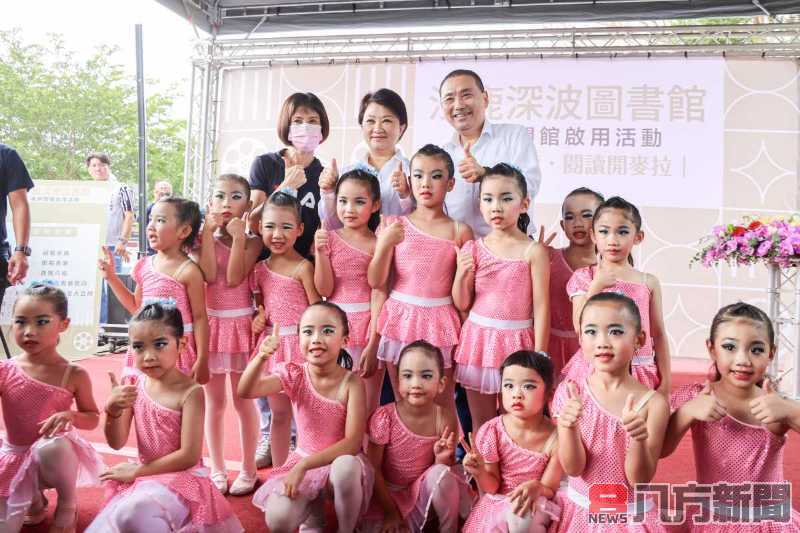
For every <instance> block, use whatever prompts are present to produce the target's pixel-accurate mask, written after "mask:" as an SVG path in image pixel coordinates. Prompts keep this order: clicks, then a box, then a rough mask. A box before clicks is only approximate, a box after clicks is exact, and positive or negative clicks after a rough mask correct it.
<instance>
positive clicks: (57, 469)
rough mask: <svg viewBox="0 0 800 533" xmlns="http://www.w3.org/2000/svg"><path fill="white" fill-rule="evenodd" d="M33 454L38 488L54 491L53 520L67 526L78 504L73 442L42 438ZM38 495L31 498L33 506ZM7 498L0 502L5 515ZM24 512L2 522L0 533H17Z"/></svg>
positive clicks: (57, 438)
mask: <svg viewBox="0 0 800 533" xmlns="http://www.w3.org/2000/svg"><path fill="white" fill-rule="evenodd" d="M33 453H34V454H36V460H37V461H38V463H39V486H40V487H41V488H53V489H56V493H57V494H58V505H57V506H56V513H55V516H54V518H53V524H54V525H56V526H61V527H64V526H68V525H70V524H72V522H73V520H74V518H75V509H76V508H77V502H76V500H75V484H76V480H77V478H78V457H77V455H75V449H74V448H73V447H72V442H70V441H69V439H66V438H59V437H56V438H53V439H42V440H40V441H38V442H37V443H36V444H34V448H33ZM39 498H40V495H39V494H38V493H36V494H34V495H33V501H34V503H39V504H41V503H43V502H40V501H39ZM6 505H7V501H6V498H2V499H0V514H2V515H5V514H6ZM24 520H25V514H24V513H17V514H15V515H14V516H12V517H9V520H8V521H7V522H5V523H2V522H0V533H16V532H18V531H19V530H20V529H22V522H23V521H24Z"/></svg>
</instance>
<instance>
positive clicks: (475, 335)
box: [454, 313, 534, 394]
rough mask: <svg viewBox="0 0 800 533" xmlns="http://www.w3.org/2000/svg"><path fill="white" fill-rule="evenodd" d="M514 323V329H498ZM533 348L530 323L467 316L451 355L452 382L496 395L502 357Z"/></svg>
mask: <svg viewBox="0 0 800 533" xmlns="http://www.w3.org/2000/svg"><path fill="white" fill-rule="evenodd" d="M477 320H481V321H486V322H488V323H486V324H484V323H479V322H477ZM514 322H516V323H518V326H517V327H513V328H512V327H502V326H503V325H504V324H503V323H507V324H508V325H510V324H512V323H514ZM490 323H495V324H494V325H496V326H497V327H493V326H492V325H490ZM526 323H527V324H526ZM533 347H534V340H533V326H532V325H530V321H527V320H520V321H511V320H507V321H503V320H495V319H491V318H483V317H480V316H477V315H475V314H474V313H470V316H469V318H468V319H467V321H466V322H464V325H463V326H462V328H461V339H460V340H459V343H458V348H457V349H456V353H455V356H454V358H455V362H456V372H455V379H456V381H457V382H458V383H461V385H462V386H463V387H464V388H465V389H470V390H474V391H478V392H480V393H482V394H497V393H498V392H500V371H499V368H500V365H501V364H502V363H503V361H504V360H505V358H506V357H508V356H509V355H511V354H512V353H514V352H516V351H519V350H533Z"/></svg>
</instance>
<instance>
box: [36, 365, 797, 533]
mask: <svg viewBox="0 0 800 533" xmlns="http://www.w3.org/2000/svg"><path fill="white" fill-rule="evenodd" d="M80 364H81V365H82V366H83V367H84V368H85V369H86V370H88V371H89V373H90V374H91V376H92V382H93V385H94V396H95V398H96V399H97V403H98V406H99V407H100V409H101V410H102V409H103V406H104V402H105V399H106V398H107V397H108V394H109V391H110V390H111V384H110V382H109V378H108V372H117V373H118V372H119V369H120V368H121V366H122V358H121V356H118V355H116V356H107V357H96V358H92V359H87V360H84V361H81V363H80ZM704 379H705V377H704V376H701V375H699V374H689V373H677V374H674V375H673V378H672V383H673V387H679V386H681V385H684V384H686V383H692V382H696V381H703V380H704ZM82 434H83V435H84V437H85V438H86V439H88V440H89V441H91V442H93V443H97V444H100V445H103V446H105V438H104V436H103V431H102V425H101V426H100V427H98V429H96V430H94V431H85V432H82ZM225 434H226V435H229V436H230V438H229V439H228V441H227V443H226V449H225V458H226V460H228V461H235V462H239V461H240V460H241V457H240V455H239V449H238V447H239V445H238V441H239V439H238V436H237V435H238V427H237V424H236V414H235V412H234V410H233V406H232V405H230V404H229V405H228V408H227V411H226V415H225ZM127 446H129V447H131V449H127V450H126V449H123V452H134V451H135V450H133V448H135V446H136V438H135V435H134V434H133V432H131V437H130V439H129V440H128V444H127ZM103 457H104V458H105V460H106V461H107V462H108V463H109V464H114V463H117V462H120V461H122V460H126V457H124V456H121V455H118V454H111V453H104V454H103ZM694 471H695V470H694V456H693V454H692V443H691V438H690V437H689V436H688V435H687V436H686V437H685V438H684V439H683V441H682V442H681V444H680V446H679V447H678V449H677V450H676V452H675V453H674V454H673V455H671V456H670V457H668V458H666V459H663V460H661V461H660V462H659V464H658V471H657V473H656V477H655V480H654V481H656V482H668V483H682V482H685V481H686V480H689V479H692V478H694ZM265 472H266V470H264V471H262V472H261V474H262V477H263V474H264V473H265ZM784 472H785V475H786V478H787V480H788V481H790V482H791V483H792V487H793V488H794V489H796V488H797V487H800V436H798V435H797V434H796V433H790V435H789V440H788V443H787V446H786V449H785V452H784ZM235 475H236V472H230V473H229V478H230V479H231V480H233V478H234V477H235ZM53 496H55V495H53ZM50 500H51V502H53V500H55V498H54V497H52V498H50ZM792 500H793V501H792V503H793V505H792V506H793V507H794V508H795V509H800V490H794V491H793V498H792ZM228 501H229V502H230V503H231V505H232V506H233V509H234V511H235V512H236V514H237V516H238V517H239V520H240V521H241V522H242V525H243V526H244V527H245V530H246V531H248V532H256V531H266V527H265V525H264V517H263V515H262V514H261V513H260V511H259V510H258V509H256V508H255V507H253V505H252V504H251V503H250V497H249V496H243V497H232V496H229V497H228ZM102 502H103V491H102V489H99V488H97V489H80V491H79V505H78V508H79V513H78V531H82V530H83V529H85V528H86V526H87V525H88V524H89V522H91V520H92V519H93V518H94V516H95V515H96V514H97V512H98V511H99V509H100V507H101V505H102ZM53 507H54V505H53V504H52V503H51V511H52V508H53ZM48 527H49V519H48V521H45V523H44V524H42V525H40V526H37V527H30V528H25V529H23V531H26V532H31V533H33V532H37V533H38V532H42V533H44V532H46V531H47V528H48ZM675 531H679V529H677V528H676V529H675Z"/></svg>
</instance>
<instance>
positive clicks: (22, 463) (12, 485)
mask: <svg viewBox="0 0 800 533" xmlns="http://www.w3.org/2000/svg"><path fill="white" fill-rule="evenodd" d="M57 439H67V440H68V441H69V442H70V443H71V444H72V449H73V450H74V451H75V455H76V456H77V458H78V477H77V486H78V487H88V486H92V485H99V484H100V478H99V476H100V472H102V471H103V470H105V465H104V464H103V460H102V459H101V458H100V455H99V454H98V453H97V452H96V451H95V449H94V448H92V446H91V445H90V444H89V443H88V442H86V441H85V440H83V439H82V438H81V437H80V435H78V433H77V432H76V431H75V430H72V431H68V432H66V433H63V434H60V435H57V436H55V437H53V438H47V437H41V438H40V439H39V440H37V441H36V442H34V443H33V444H32V445H30V446H17V445H14V444H11V443H9V442H5V441H4V442H3V444H2V448H0V498H7V500H6V515H5V516H0V523H3V522H7V521H8V520H9V518H11V517H12V516H14V515H17V514H20V513H25V512H26V511H27V510H28V507H30V505H31V502H32V501H33V498H34V495H35V494H36V493H37V492H38V491H40V490H42V489H43V488H45V487H42V486H40V484H39V460H38V453H37V450H38V449H39V448H41V447H42V446H45V445H46V444H47V443H48V442H50V441H53V440H57Z"/></svg>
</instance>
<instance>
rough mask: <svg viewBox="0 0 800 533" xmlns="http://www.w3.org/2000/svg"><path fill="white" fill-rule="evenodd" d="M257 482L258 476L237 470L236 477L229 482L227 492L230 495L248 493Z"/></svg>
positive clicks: (254, 487) (253, 488)
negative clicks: (229, 485) (229, 486)
mask: <svg viewBox="0 0 800 533" xmlns="http://www.w3.org/2000/svg"><path fill="white" fill-rule="evenodd" d="M257 482H258V477H257V476H256V475H255V474H251V475H247V474H245V473H244V472H239V475H238V476H236V479H234V480H233V483H231V488H230V490H228V494H230V495H231V496H244V495H245V494H250V493H251V492H253V491H254V490H255V489H256V483H257Z"/></svg>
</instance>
